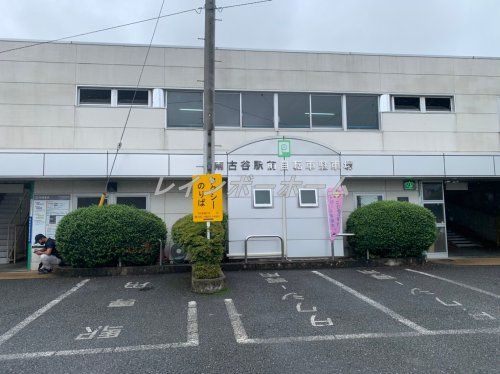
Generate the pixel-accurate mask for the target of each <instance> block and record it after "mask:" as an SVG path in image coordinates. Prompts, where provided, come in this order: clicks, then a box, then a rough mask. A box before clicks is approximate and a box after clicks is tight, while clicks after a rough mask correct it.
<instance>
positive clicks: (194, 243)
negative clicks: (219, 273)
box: [172, 214, 227, 264]
mask: <svg viewBox="0 0 500 374" xmlns="http://www.w3.org/2000/svg"><path fill="white" fill-rule="evenodd" d="M225 222H227V219H226V218H224V221H222V222H212V223H211V224H210V239H207V225H206V223H205V222H193V215H192V214H188V215H187V216H185V217H183V218H181V219H179V220H178V221H177V222H176V223H174V225H173V226H172V240H173V242H174V243H175V244H177V245H180V246H181V247H183V248H185V249H186V250H187V252H188V254H189V258H190V261H191V262H193V263H196V264H197V263H203V264H218V263H220V262H221V261H222V257H223V256H224V249H225V245H226V224H225Z"/></svg>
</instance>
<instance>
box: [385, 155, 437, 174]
mask: <svg viewBox="0 0 500 374" xmlns="http://www.w3.org/2000/svg"><path fill="white" fill-rule="evenodd" d="M394 175H400V176H403V177H404V176H407V177H413V176H433V175H436V176H443V175H444V161H443V156H394Z"/></svg>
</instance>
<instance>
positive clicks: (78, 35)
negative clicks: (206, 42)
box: [0, 0, 273, 54]
mask: <svg viewBox="0 0 500 374" xmlns="http://www.w3.org/2000/svg"><path fill="white" fill-rule="evenodd" d="M271 1H273V0H260V1H252V2H247V3H241V4H234V5H227V6H221V7H217V8H216V9H217V10H218V11H222V10H224V9H229V8H237V7H242V6H246V5H253V4H259V3H268V2H271ZM203 9H204V7H198V8H191V9H186V10H181V11H178V12H174V13H169V14H164V15H160V17H152V18H145V19H141V20H138V21H133V22H129V23H123V24H121V25H115V26H109V27H105V28H102V29H98V30H93V31H87V32H84V33H81V34H75V35H70V36H64V37H62V38H57V39H52V40H46V41H43V42H36V43H32V44H28V45H23V46H21V47H16V48H9V49H4V50H3V51H0V54H2V53H7V52H13V51H18V50H20V49H26V48H31V47H36V46H38V45H44V44H51V43H57V42H61V41H63V40H68V39H74V38H78V37H81V36H87V35H92V34H97V33H100V32H104V31H110V30H115V29H119V28H122V27H128V26H133V25H138V24H140V23H145V22H151V21H154V20H159V19H162V18H167V17H173V16H178V15H181V14H186V13H192V12H195V13H197V14H200V13H201V12H202V11H203Z"/></svg>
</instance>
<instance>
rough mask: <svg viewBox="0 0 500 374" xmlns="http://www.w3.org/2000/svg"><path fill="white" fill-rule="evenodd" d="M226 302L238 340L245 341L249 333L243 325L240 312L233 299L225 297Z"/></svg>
mask: <svg viewBox="0 0 500 374" xmlns="http://www.w3.org/2000/svg"><path fill="white" fill-rule="evenodd" d="M224 303H226V309H227V314H228V315H229V320H230V321H231V326H233V332H234V337H235V338H236V342H238V343H244V342H245V341H247V340H248V335H247V332H246V331H245V327H244V326H243V322H241V318H240V314H238V311H237V310H236V307H235V306H234V303H233V300H232V299H225V300H224Z"/></svg>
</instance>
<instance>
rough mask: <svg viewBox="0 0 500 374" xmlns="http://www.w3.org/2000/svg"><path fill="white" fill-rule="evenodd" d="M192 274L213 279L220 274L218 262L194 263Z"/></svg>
mask: <svg viewBox="0 0 500 374" xmlns="http://www.w3.org/2000/svg"><path fill="white" fill-rule="evenodd" d="M193 276H194V277H195V278H197V279H214V278H219V277H220V276H221V267H220V265H219V264H194V265H193Z"/></svg>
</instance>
